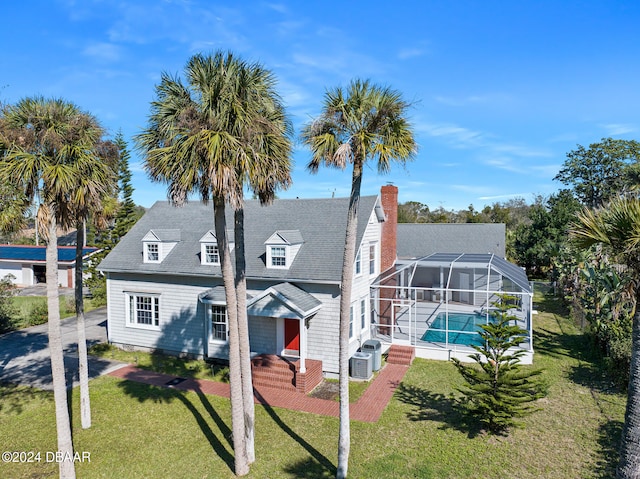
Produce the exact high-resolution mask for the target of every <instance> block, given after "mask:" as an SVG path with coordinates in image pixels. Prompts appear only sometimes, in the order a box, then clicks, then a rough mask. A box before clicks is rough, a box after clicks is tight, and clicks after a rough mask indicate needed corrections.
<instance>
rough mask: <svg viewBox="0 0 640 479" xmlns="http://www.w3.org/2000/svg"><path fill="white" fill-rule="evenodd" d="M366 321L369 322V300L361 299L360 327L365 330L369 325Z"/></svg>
mask: <svg viewBox="0 0 640 479" xmlns="http://www.w3.org/2000/svg"><path fill="white" fill-rule="evenodd" d="M366 323H367V300H366V299H361V300H360V329H361V330H362V331H364V330H365V328H366V326H367V324H366Z"/></svg>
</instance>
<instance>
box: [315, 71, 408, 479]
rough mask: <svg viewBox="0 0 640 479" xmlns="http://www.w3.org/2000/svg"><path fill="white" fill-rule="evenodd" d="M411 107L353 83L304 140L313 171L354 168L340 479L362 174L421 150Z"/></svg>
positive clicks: (346, 442) (344, 462)
mask: <svg viewBox="0 0 640 479" xmlns="http://www.w3.org/2000/svg"><path fill="white" fill-rule="evenodd" d="M408 107H409V105H408V104H407V103H406V102H405V101H404V100H403V99H402V97H401V95H400V93H399V92H397V91H394V90H392V89H390V88H384V87H380V86H377V85H374V84H371V83H370V82H369V81H368V80H366V81H362V80H354V81H352V82H351V83H350V85H349V87H348V88H347V89H346V90H343V89H342V88H336V89H334V90H330V91H327V93H326V94H325V98H324V105H323V109H322V113H321V114H320V116H319V117H318V118H316V119H315V120H314V121H313V122H311V123H309V124H308V125H306V126H305V127H304V129H303V131H302V141H303V142H304V143H305V144H306V145H308V146H309V147H310V148H311V151H312V153H313V157H312V159H311V161H310V162H309V165H308V168H309V169H310V170H311V171H312V172H314V173H315V172H317V171H318V168H319V167H320V165H322V164H324V165H326V166H330V167H334V168H339V169H345V168H346V167H347V165H349V164H351V165H352V167H353V174H352V180H351V195H350V197H349V210H348V213H347V226H346V235H345V247H344V256H343V262H342V281H341V283H340V326H339V328H340V339H339V342H340V347H339V366H338V367H339V388H340V433H339V439H338V470H337V476H336V477H338V478H344V477H346V476H347V469H348V463H349V448H350V430H349V309H350V306H351V289H352V284H353V262H354V259H355V247H356V231H357V214H358V204H359V201H360V185H361V184H362V170H363V167H364V164H365V163H366V162H367V161H368V160H374V161H376V162H377V168H378V171H379V172H380V173H385V172H387V171H389V169H390V164H391V161H392V160H394V161H398V162H401V163H404V162H406V161H407V160H410V159H412V157H413V156H414V155H415V153H416V150H417V146H416V142H415V139H414V136H413V130H412V128H411V125H410V124H409V122H408V120H407V118H406V114H407V109H408Z"/></svg>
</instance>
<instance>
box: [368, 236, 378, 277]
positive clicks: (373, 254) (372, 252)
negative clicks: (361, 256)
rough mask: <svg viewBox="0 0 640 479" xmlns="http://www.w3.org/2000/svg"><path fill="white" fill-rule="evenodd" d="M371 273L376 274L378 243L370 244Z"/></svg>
mask: <svg viewBox="0 0 640 479" xmlns="http://www.w3.org/2000/svg"><path fill="white" fill-rule="evenodd" d="M369 274H376V244H375V243H370V244H369Z"/></svg>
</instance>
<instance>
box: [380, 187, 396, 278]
mask: <svg viewBox="0 0 640 479" xmlns="http://www.w3.org/2000/svg"><path fill="white" fill-rule="evenodd" d="M380 197H381V200H382V209H383V210H384V214H385V216H386V218H387V219H386V220H385V222H384V223H382V239H381V244H380V271H381V272H383V271H386V270H388V269H389V268H391V267H392V266H393V265H394V264H395V262H396V256H397V254H398V251H397V247H396V237H397V233H398V187H397V186H394V185H392V184H391V183H389V184H386V185H384V186H383V187H382V188H381V189H380Z"/></svg>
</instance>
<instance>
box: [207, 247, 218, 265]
mask: <svg viewBox="0 0 640 479" xmlns="http://www.w3.org/2000/svg"><path fill="white" fill-rule="evenodd" d="M204 262H205V263H206V264H220V253H219V252H218V245H217V244H205V245H204Z"/></svg>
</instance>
